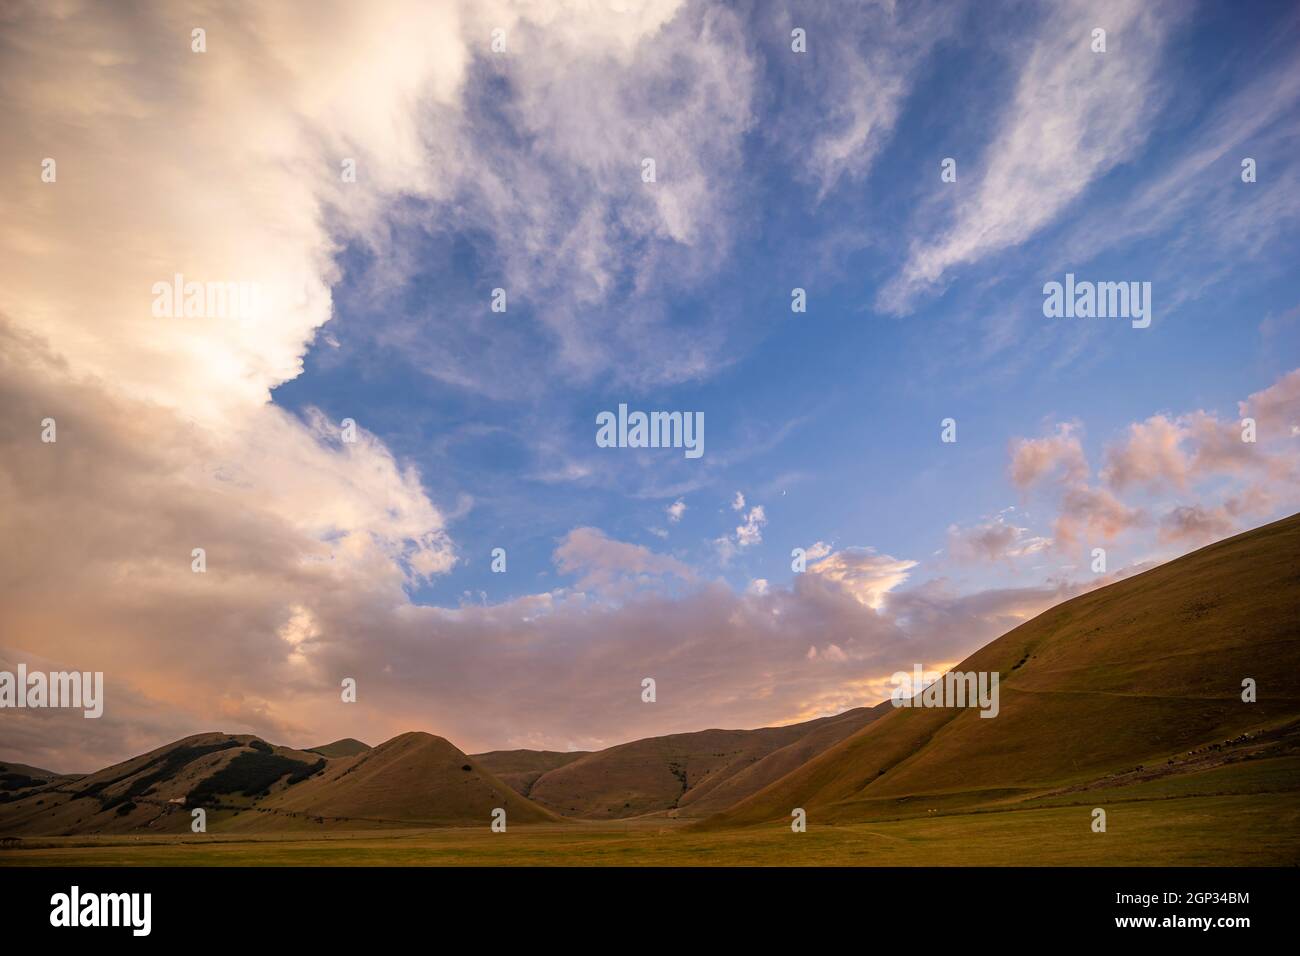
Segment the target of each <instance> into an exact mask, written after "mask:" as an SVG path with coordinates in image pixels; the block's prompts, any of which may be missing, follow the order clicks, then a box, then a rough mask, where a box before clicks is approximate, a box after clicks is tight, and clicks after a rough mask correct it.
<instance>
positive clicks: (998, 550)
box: [948, 514, 1052, 561]
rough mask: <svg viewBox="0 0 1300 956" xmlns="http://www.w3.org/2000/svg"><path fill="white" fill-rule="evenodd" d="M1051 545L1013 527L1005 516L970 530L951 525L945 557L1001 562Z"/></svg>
mask: <svg viewBox="0 0 1300 956" xmlns="http://www.w3.org/2000/svg"><path fill="white" fill-rule="evenodd" d="M1051 544H1052V542H1051V541H1050V540H1049V539H1047V538H1044V537H1042V536H1040V535H1035V534H1032V533H1031V532H1030V531H1029V529H1028V528H1023V527H1020V526H1018V525H1015V524H1012V523H1011V522H1009V521H1007V520H1006V516H1005V515H1004V514H999V515H997V516H995V517H994V518H993V519H991V520H988V521H984V522H982V523H980V524H976V525H971V526H969V527H965V528H963V527H959V526H957V525H950V526H949V528H948V553H949V554H950V555H952V557H953V558H955V559H957V560H958V561H1001V560H1007V559H1010V558H1019V557H1023V556H1025V555H1029V554H1036V553H1038V552H1040V551H1042V550H1043V549H1045V548H1047V547H1050V546H1051Z"/></svg>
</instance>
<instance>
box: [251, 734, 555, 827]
mask: <svg viewBox="0 0 1300 956" xmlns="http://www.w3.org/2000/svg"><path fill="white" fill-rule="evenodd" d="M497 807H500V808H502V809H504V810H505V811H506V819H507V823H508V824H509V823H543V822H554V821H555V819H556V818H555V817H554V816H553V815H552V814H551V813H550V812H548V811H547V810H544V809H543V808H541V807H539V806H537V805H536V804H534V803H532V802H531V801H530V800H528V799H527V798H525V797H522V796H520V795H519V794H518V793H516V792H515V791H514V790H512V789H511V788H510V787H508V786H507V785H506V784H504V783H503V782H502V781H501V780H499V779H497V777H495V776H494V775H493V774H492V773H490V772H488V771H487V770H485V769H484V768H483V767H482V766H480V765H479V764H478V763H477V762H476V761H475V760H474V759H473V758H472V757H469V756H466V755H465V754H464V753H462V752H461V751H460V750H458V749H457V748H456V747H454V746H453V745H452V744H450V743H448V742H447V741H446V740H444V739H443V738H441V737H435V736H434V735H433V734H426V733H415V732H413V733H405V734H401V735H400V736H397V737H394V738H393V739H392V740H389V741H387V742H385V743H382V744H380V745H379V746H378V747H375V748H373V749H371V750H367V751H366V752H364V753H361V754H358V755H356V756H354V757H342V758H337V759H335V760H331V761H330V764H329V767H328V769H326V770H325V772H324V773H322V774H320V775H319V776H317V777H313V778H312V779H310V780H308V781H305V782H304V783H303V784H302V785H300V786H297V787H291V788H284V789H283V790H280V791H278V792H276V793H274V794H272V795H271V796H269V797H267V798H266V799H264V800H262V801H260V802H259V803H258V806H257V808H256V812H255V813H252V814H245V815H243V816H242V817H241V818H240V819H238V820H231V821H230V822H229V824H228V825H227V828H228V829H234V830H268V829H285V828H298V827H308V826H344V827H354V828H355V827H357V826H387V825H406V826H484V827H486V826H487V825H488V824H489V823H490V821H491V816H492V811H493V810H494V809H495V808H497Z"/></svg>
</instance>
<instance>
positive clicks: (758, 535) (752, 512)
mask: <svg viewBox="0 0 1300 956" xmlns="http://www.w3.org/2000/svg"><path fill="white" fill-rule="evenodd" d="M765 524H767V512H765V511H764V510H763V506H762V505H754V507H752V508H750V509H749V513H748V514H747V515H745V523H744V524H742V525H739V526H737V528H736V545H737V547H741V548H752V547H753V546H754V545H756V544H758V543H760V542H761V541H762V540H763V525H765Z"/></svg>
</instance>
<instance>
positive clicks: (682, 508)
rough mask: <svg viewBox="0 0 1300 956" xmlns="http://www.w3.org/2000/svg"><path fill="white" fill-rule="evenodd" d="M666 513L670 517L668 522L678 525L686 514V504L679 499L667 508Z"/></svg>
mask: <svg viewBox="0 0 1300 956" xmlns="http://www.w3.org/2000/svg"><path fill="white" fill-rule="evenodd" d="M664 512H665V513H666V514H667V515H668V520H669V521H671V522H672V523H673V524H676V523H677V522H679V521H681V520H682V515H684V514H686V502H685V501H683V500H682V499H681V498H678V499H677V500H676V501H674V502H673V503H672V504H670V505H669V506H668V507H667V508H665V509H664Z"/></svg>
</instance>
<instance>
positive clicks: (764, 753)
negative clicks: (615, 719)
mask: <svg viewBox="0 0 1300 956" xmlns="http://www.w3.org/2000/svg"><path fill="white" fill-rule="evenodd" d="M883 713H884V711H883V710H882V709H881V708H879V707H877V708H870V709H868V708H858V709H855V710H850V711H846V712H845V713H843V714H839V715H836V716H834V717H823V718H819V719H817V720H810V721H806V722H804V723H800V724H791V725H789V726H786V727H764V728H761V729H759V730H702V731H698V732H695V733H687V734H671V735H668V736H664V737H649V738H646V739H644V740H635V741H632V742H630V743H626V744H620V745H618V746H616V747H610V748H608V749H606V750H600V751H596V752H595V753H590V754H586V755H585V756H582V757H579V758H578V759H576V760H569V761H566V762H564V763H563V764H562V765H561V766H558V767H555V768H554V769H551V770H547V771H545V772H544V773H541V774H539V775H537V776H536V777H535V778H534V779H533V780H532V782H531V783H530V784H529V789H528V790H527V793H528V796H529V798H530V799H532V800H534V801H536V802H537V803H539V804H540V805H541V806H543V807H546V808H548V809H550V810H552V811H554V812H555V813H558V814H561V815H563V816H575V817H582V818H585V819H617V818H622V817H633V816H640V815H643V814H647V813H664V812H667V813H671V814H672V815H673V816H703V815H707V814H709V813H711V812H714V811H716V810H719V809H722V808H725V807H727V806H730V805H731V804H732V803H734V802H735V801H736V800H739V799H741V798H742V797H744V796H748V795H749V794H751V793H754V792H755V791H757V790H759V789H761V788H762V787H763V786H766V785H767V784H768V783H770V782H772V781H774V780H777V779H779V778H780V777H781V776H783V775H784V774H785V773H788V772H789V771H790V770H791V769H793V768H794V767H796V766H798V764H799V763H800V762H802V761H803V760H807V759H809V757H811V756H813V755H815V754H818V753H820V752H821V751H822V750H824V749H826V748H827V747H829V746H832V745H833V744H835V743H837V742H838V741H840V740H842V739H844V738H845V737H847V736H849V735H850V734H852V733H853V732H854V731H856V730H858V729H860V728H861V727H863V726H864V725H866V724H867V723H869V722H870V721H872V720H874V719H875V718H876V717H878V716H880V715H881V714H883Z"/></svg>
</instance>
